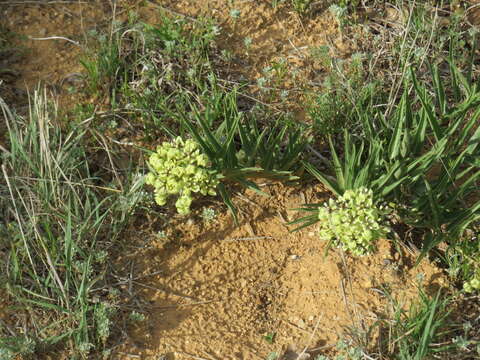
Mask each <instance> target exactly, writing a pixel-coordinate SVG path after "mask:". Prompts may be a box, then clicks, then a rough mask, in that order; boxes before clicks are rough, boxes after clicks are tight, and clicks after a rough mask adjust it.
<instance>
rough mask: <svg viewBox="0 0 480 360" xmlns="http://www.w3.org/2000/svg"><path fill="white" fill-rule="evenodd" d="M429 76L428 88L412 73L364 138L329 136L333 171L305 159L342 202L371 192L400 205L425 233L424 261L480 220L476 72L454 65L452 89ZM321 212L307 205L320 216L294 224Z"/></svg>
mask: <svg viewBox="0 0 480 360" xmlns="http://www.w3.org/2000/svg"><path fill="white" fill-rule="evenodd" d="M430 73H431V76H432V79H433V81H432V84H430V85H427V84H422V83H420V82H419V81H418V80H417V78H416V75H415V73H414V71H413V70H411V72H410V74H409V76H408V77H407V80H406V81H405V84H404V89H405V90H404V93H403V95H402V97H401V99H400V101H399V103H398V104H397V105H396V106H395V107H394V109H393V112H391V113H390V114H391V115H385V114H384V113H380V112H379V114H378V116H377V118H376V119H371V118H363V119H362V130H363V134H362V135H361V136H357V137H354V136H352V135H350V134H348V133H347V132H345V136H344V138H343V143H340V144H338V143H334V141H333V139H332V138H330V139H329V143H330V151H331V155H332V160H331V161H330V163H329V170H327V171H326V172H322V171H320V170H318V169H317V168H316V167H315V166H313V165H312V164H310V163H308V162H304V166H305V168H306V170H307V171H308V172H309V173H310V174H312V175H313V176H314V177H315V178H316V179H318V180H319V181H320V182H321V183H323V184H324V185H325V186H326V187H327V188H328V189H329V190H330V191H331V192H332V193H333V194H334V195H335V196H337V197H340V196H342V195H343V194H345V192H346V191H348V190H354V189H360V188H367V189H370V190H371V191H372V194H373V198H374V201H375V202H377V203H378V202H381V201H385V202H388V203H394V204H398V205H401V206H398V207H397V210H398V213H397V215H398V216H399V217H400V218H401V221H402V222H403V223H405V224H407V225H409V226H410V227H412V228H415V229H418V230H420V231H421V233H422V234H423V236H422V238H423V249H422V253H421V256H420V259H421V258H422V257H423V256H424V255H425V254H426V253H427V252H428V251H429V250H431V249H432V248H433V247H435V246H436V245H437V244H438V243H440V242H442V241H447V243H450V244H453V243H455V242H456V241H458V240H459V239H460V237H461V236H462V235H463V233H464V232H465V230H466V229H467V228H468V227H469V226H471V225H472V224H473V223H474V222H475V221H477V220H478V219H480V201H477V202H473V203H472V201H471V198H472V197H473V198H475V197H474V196H473V195H475V194H476V195H477V196H478V193H479V191H478V189H479V187H478V181H479V179H480V162H479V161H478V159H479V156H480V146H479V145H480V127H479V126H478V119H479V117H480V107H479V105H480V90H479V88H478V85H477V84H476V83H474V82H473V81H472V79H471V73H469V72H468V73H467V75H463V74H462V73H461V72H460V70H459V69H458V68H457V67H456V66H455V64H454V63H453V61H451V62H450V79H449V80H450V89H451V91H448V92H447V91H446V86H445V85H444V80H443V79H442V78H441V76H440V73H439V70H438V68H437V67H435V66H430ZM339 148H340V149H341V151H339ZM339 154H342V155H339ZM405 204H407V205H405ZM318 208H319V205H318V204H311V205H308V206H306V207H304V208H303V209H302V210H306V211H313V212H314V213H313V214H311V215H308V216H305V217H302V218H300V219H298V220H297V221H295V222H294V223H300V224H303V225H302V226H300V228H301V227H304V226H308V225H311V224H313V223H315V222H317V221H318V214H317V212H318Z"/></svg>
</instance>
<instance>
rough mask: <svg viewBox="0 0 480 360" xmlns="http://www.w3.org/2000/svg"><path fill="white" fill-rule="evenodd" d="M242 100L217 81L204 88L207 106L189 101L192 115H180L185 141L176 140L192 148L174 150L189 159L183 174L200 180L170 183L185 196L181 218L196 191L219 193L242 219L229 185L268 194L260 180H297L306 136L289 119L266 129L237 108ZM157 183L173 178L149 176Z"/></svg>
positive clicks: (276, 122)
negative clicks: (179, 183)
mask: <svg viewBox="0 0 480 360" xmlns="http://www.w3.org/2000/svg"><path fill="white" fill-rule="evenodd" d="M237 98H238V93H237V90H233V91H231V92H229V93H226V92H225V91H221V90H220V89H219V88H218V87H217V86H216V85H215V82H214V80H213V79H212V82H211V87H209V88H208V89H205V99H206V100H205V102H204V103H201V104H198V103H194V102H193V101H191V99H185V101H184V102H187V101H189V102H190V107H191V112H189V113H188V114H185V113H184V112H177V116H180V118H179V119H178V120H179V121H180V123H181V124H182V126H183V130H184V131H183V138H182V139H180V138H177V140H175V143H177V144H183V145H182V146H187V147H190V148H191V149H189V150H187V151H185V152H184V155H181V154H180V153H178V151H177V150H171V151H172V152H177V155H178V156H179V158H181V157H182V156H183V158H184V159H186V161H184V165H185V169H184V170H180V172H184V171H187V172H190V173H191V174H192V176H193V177H195V176H197V179H199V181H200V182H199V183H198V184H194V183H193V182H191V183H188V184H187V183H186V184H184V185H185V186H180V187H179V186H178V182H177V183H175V181H173V182H172V181H171V182H172V187H177V188H176V189H175V191H173V192H172V193H177V194H179V195H180V198H179V201H180V204H179V203H178V201H177V209H179V212H180V213H181V214H187V213H188V212H189V207H190V204H191V202H192V199H193V198H192V197H191V192H192V189H193V191H194V192H199V193H201V194H202V195H207V194H208V195H214V194H215V193H216V192H217V191H218V193H219V194H220V195H221V197H222V199H223V201H224V202H225V204H226V205H227V206H228V208H229V209H230V210H231V212H232V214H233V216H234V219H235V221H237V218H236V208H235V206H234V204H233V202H232V200H231V197H230V194H229V191H228V185H229V184H230V185H241V186H243V187H245V188H249V189H253V190H255V191H256V192H259V193H262V194H265V193H263V192H262V191H261V190H260V188H259V186H258V185H257V184H256V183H255V181H254V180H255V179H259V178H262V179H271V180H280V181H293V180H296V179H298V177H297V176H295V175H294V171H295V170H297V169H298V164H299V158H300V156H301V153H302V151H303V149H304V148H305V146H306V144H307V141H308V140H307V138H306V137H305V136H304V135H302V132H301V129H299V128H296V129H295V128H293V126H294V125H292V124H290V123H288V122H286V121H285V120H284V119H278V120H276V121H275V122H274V124H269V126H266V127H264V128H263V129H261V128H260V126H259V122H258V120H257V119H256V118H255V117H253V118H249V117H248V116H247V114H245V113H243V112H240V111H239V110H238V105H237ZM178 114H181V115H178ZM173 146H174V145H173ZM159 151H162V152H163V151H164V150H159ZM192 151H193V153H194V155H191V158H190V160H188V156H186V155H185V154H187V153H189V152H190V153H191V154H193V153H192ZM180 152H181V151H180ZM189 156H190V155H189ZM156 157H158V154H153V155H152V158H151V159H155V158H156ZM194 158H195V159H194ZM197 160H198V161H197ZM153 161H154V162H155V161H156V160H153ZM195 161H196V163H194V162H195ZM150 163H151V161H150ZM150 165H151V164H150ZM151 167H152V166H151ZM186 167H189V169H188V170H187V168H186ZM194 167H195V168H196V169H197V170H195V169H194ZM195 171H197V172H196V175H195ZM201 174H203V175H201ZM201 178H202V179H203V180H201ZM155 181H157V185H159V186H160V187H162V186H164V185H166V184H167V183H168V181H169V180H168V179H167V178H165V179H163V180H162V181H163V183H158V177H157V176H155V175H149V178H147V182H149V183H150V184H153V183H155ZM202 181H203V182H202ZM200 183H202V184H204V185H203V188H202V186H200V187H198V188H195V187H196V185H200ZM189 184H190V185H194V186H193V187H192V186H189ZM195 190H196V191H195ZM157 194H158V192H157ZM165 195H166V192H163V193H162V195H161V196H160V198H161V199H160V200H161V201H160V202H159V204H162V205H163V204H164V203H165V201H166V197H165ZM182 199H183V200H182ZM157 202H158V201H157Z"/></svg>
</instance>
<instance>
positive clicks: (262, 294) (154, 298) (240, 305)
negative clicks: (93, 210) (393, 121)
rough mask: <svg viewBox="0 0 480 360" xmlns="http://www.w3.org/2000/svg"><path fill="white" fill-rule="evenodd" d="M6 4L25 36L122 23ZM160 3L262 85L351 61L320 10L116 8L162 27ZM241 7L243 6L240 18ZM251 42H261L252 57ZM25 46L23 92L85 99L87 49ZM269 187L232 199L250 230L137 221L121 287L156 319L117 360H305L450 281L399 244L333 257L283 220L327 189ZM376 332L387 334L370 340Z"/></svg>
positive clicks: (108, 9)
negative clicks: (321, 57)
mask: <svg viewBox="0 0 480 360" xmlns="http://www.w3.org/2000/svg"><path fill="white" fill-rule="evenodd" d="M8 3H9V2H8V1H7V2H4V3H3V4H2V3H0V11H1V17H2V19H6V20H5V22H6V26H7V27H8V28H9V29H10V30H11V31H13V32H15V33H17V34H20V35H23V36H27V37H36V38H42V37H51V36H62V37H66V38H69V39H71V40H73V41H78V42H79V43H80V44H82V41H83V40H82V39H83V36H84V34H85V33H86V32H88V31H89V30H92V29H97V28H108V26H109V23H110V21H111V20H112V5H111V4H112V3H110V2H108V1H93V2H87V3H84V2H76V1H74V2H71V3H69V2H57V3H56V2H52V3H51V4H50V3H48V2H46V3H44V4H42V5H36V4H31V3H29V4H21V5H19V3H21V1H16V2H14V1H12V2H11V3H15V5H8ZM159 6H160V7H163V8H164V9H165V8H166V9H169V10H170V12H176V13H181V14H183V15H185V16H189V17H195V16H199V15H205V16H210V17H214V18H216V19H217V20H218V22H219V24H220V25H221V27H222V29H223V31H222V35H221V39H220V44H219V46H220V47H221V48H225V49H228V50H231V51H233V52H234V53H236V54H237V55H242V58H243V59H245V63H241V64H236V65H234V66H232V69H231V71H237V72H239V73H240V74H242V75H243V76H245V77H247V78H249V79H251V80H255V79H258V78H259V77H261V76H262V69H263V68H264V67H265V66H268V65H270V64H271V63H272V62H273V61H278V60H279V59H280V58H285V59H287V62H288V66H289V69H290V70H291V71H290V74H291V73H292V72H293V70H295V69H296V70H297V71H299V72H300V73H302V72H303V73H302V74H303V75H302V77H303V78H302V79H301V81H310V82H312V83H315V82H317V81H319V80H318V79H317V78H316V76H317V75H318V72H315V71H314V72H311V71H310V70H311V68H310V66H311V64H310V63H309V60H308V53H309V51H310V49H311V48H312V47H316V46H319V45H323V44H329V45H331V46H333V48H334V49H336V50H337V51H338V54H339V55H341V56H348V54H350V53H351V52H352V51H355V49H354V48H352V47H351V46H350V45H351V44H349V43H348V40H347V39H344V38H343V37H342V35H341V33H340V32H339V31H338V28H337V24H336V22H335V20H334V18H333V17H332V15H331V14H330V13H329V12H328V11H326V10H325V9H320V8H319V9H318V11H317V13H316V14H315V16H312V17H310V18H308V19H302V18H300V17H299V16H298V15H297V14H296V13H294V12H293V11H290V10H289V9H288V8H286V7H285V6H283V5H282V6H280V7H279V8H277V9H273V8H272V7H271V5H270V4H269V2H267V1H227V0H203V1H198V0H171V1H168V0H166V1H158V2H157V3H156V4H154V3H152V2H147V1H128V2H127V1H118V2H117V7H116V9H115V10H116V16H119V17H121V16H126V14H127V13H128V11H129V10H136V11H139V12H140V14H141V15H142V17H143V18H144V19H146V20H147V21H151V22H155V21H156V19H157V18H156V15H155V14H156V12H157V11H158V8H159ZM232 9H238V10H240V14H241V15H240V17H239V18H238V19H237V20H234V19H233V18H232V17H231V16H230V11H231V10H232ZM246 37H249V38H251V39H252V45H251V47H250V48H248V49H246V48H245V45H244V39H245V38H246ZM17 44H18V45H19V46H22V47H25V48H26V49H27V51H26V53H25V55H24V56H23V57H22V58H21V60H19V61H18V62H16V63H15V64H13V65H12V66H13V67H14V68H15V69H16V70H18V71H19V72H20V75H19V77H17V78H16V79H15V81H14V83H13V85H12V86H15V87H18V88H22V89H29V90H32V89H33V88H34V87H35V86H36V84H37V83H38V82H39V81H41V82H43V83H46V84H47V85H49V86H50V88H51V89H53V90H55V91H56V92H57V93H58V94H59V95H61V98H62V102H61V104H62V103H63V104H64V105H68V104H73V103H75V100H76V95H71V94H69V93H68V91H67V89H68V86H69V84H70V83H71V85H75V83H74V82H75V81H76V80H75V79H78V77H77V76H76V74H77V73H79V72H81V71H82V68H81V66H80V65H79V63H78V57H79V55H80V54H81V47H79V46H77V45H75V44H72V43H70V42H68V41H65V40H28V39H22V38H19V39H18V40H17ZM289 81H290V83H289V84H287V86H289V87H290V88H295V86H297V84H296V83H295V77H294V76H291V77H290V78H289ZM298 81H300V80H298ZM287 82H288V81H287ZM262 189H263V190H264V191H265V192H267V193H269V194H270V195H271V196H270V197H268V198H266V197H262V196H260V195H257V194H255V193H252V192H247V193H243V194H239V195H236V196H235V197H234V200H235V202H236V204H237V205H238V206H239V208H240V210H241V213H240V225H239V226H235V224H234V223H233V221H232V219H231V216H230V215H229V213H228V212H227V211H225V210H221V209H223V208H221V207H220V206H215V209H216V210H217V212H218V213H219V214H218V216H217V217H216V219H215V220H213V221H211V222H209V223H208V222H205V221H203V220H202V219H201V217H199V216H198V213H197V214H196V215H192V216H191V217H189V218H181V217H174V218H173V219H171V221H170V223H169V225H168V227H166V229H165V233H164V234H163V233H162V236H160V235H159V234H157V233H156V232H154V231H153V230H152V229H153V228H155V219H148V221H136V222H135V223H136V224H137V223H139V224H140V225H138V224H137V225H138V227H136V228H133V229H131V230H129V231H127V232H126V234H125V238H124V239H123V241H124V243H126V244H131V245H126V248H125V250H124V251H123V252H122V255H121V256H119V257H118V258H117V259H115V261H114V264H115V267H116V268H118V269H124V273H126V272H128V273H130V274H131V277H130V280H129V279H128V278H127V279H125V281H122V282H123V283H124V285H123V286H124V290H125V292H126V293H127V294H130V295H131V298H129V299H125V304H124V307H125V309H133V308H135V309H140V310H141V311H142V312H143V313H144V314H146V315H147V316H146V320H145V321H144V322H141V323H139V324H138V325H131V326H130V328H129V330H128V333H127V334H126V335H125V338H126V341H125V342H124V343H123V344H121V345H119V346H117V347H115V348H114V349H113V353H112V358H114V359H130V358H140V359H168V360H172V359H245V360H250V359H265V358H266V357H267V356H268V354H270V353H271V352H273V351H275V352H277V353H278V354H285V353H289V354H290V355H289V356H290V357H288V356H287V355H285V359H287V358H293V359H296V358H297V357H298V356H299V355H300V354H301V353H302V352H303V351H304V349H305V351H306V353H307V354H317V353H329V352H332V351H334V349H333V346H334V345H335V343H336V341H337V340H338V339H339V338H340V337H343V336H346V334H347V332H346V329H347V328H363V329H367V328H368V327H370V326H372V325H373V324H374V323H375V321H376V320H377V319H381V318H383V317H386V316H389V315H390V309H389V306H390V301H389V300H388V299H387V296H386V294H387V292H388V294H390V295H392V296H393V297H395V298H397V299H398V300H399V301H404V302H405V304H407V303H408V302H410V301H411V300H413V299H415V298H416V296H417V294H418V291H417V286H418V281H420V280H422V283H423V285H424V286H425V288H426V289H427V291H428V292H431V293H433V292H436V291H437V289H439V288H441V287H443V286H446V280H445V277H444V276H443V274H442V271H441V270H439V269H438V268H437V267H436V266H435V265H433V264H430V263H429V262H428V261H426V260H424V261H423V262H422V263H421V264H420V265H419V266H418V267H413V263H414V262H415V256H416V254H415V253H414V252H410V251H407V250H406V249H404V250H405V253H404V254H403V255H401V254H399V253H398V252H397V251H396V250H395V248H394V246H393V245H392V242H391V241H388V240H381V241H380V242H379V244H378V251H377V252H376V253H375V254H374V255H373V256H368V257H361V258H352V257H349V256H347V255H344V254H341V253H340V252H338V251H336V250H334V249H332V250H330V252H329V254H328V255H327V256H325V255H324V253H325V244H324V243H322V242H321V241H320V240H319V239H318V238H317V236H316V230H315V227H314V226H313V227H311V228H308V229H304V230H301V231H298V232H293V233H292V232H290V230H291V229H292V227H291V226H287V225H286V222H287V221H290V220H292V219H294V218H295V217H296V216H298V215H297V213H296V212H295V211H292V210H290V209H293V208H296V207H298V206H300V205H301V204H303V203H305V202H310V203H311V202H318V201H322V200H325V198H326V196H327V194H326V193H325V192H324V191H323V189H322V188H320V187H303V188H299V187H295V186H292V187H285V186H282V185H278V184H269V185H265V186H264V187H263V188H262ZM119 273H120V270H119ZM132 304H133V305H134V306H132ZM0 310H1V308H0ZM272 337H273V339H272ZM378 337H379V334H378V329H377V332H376V333H375V332H374V333H373V336H372V339H373V341H375V340H376V339H378ZM268 338H270V340H273V341H267V340H269V339H268ZM372 346H373V343H372ZM292 354H293V355H292ZM162 356H164V357H162ZM299 358H300V357H299ZM303 358H306V357H303Z"/></svg>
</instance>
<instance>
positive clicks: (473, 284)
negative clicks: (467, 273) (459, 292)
mask: <svg viewBox="0 0 480 360" xmlns="http://www.w3.org/2000/svg"><path fill="white" fill-rule="evenodd" d="M479 275H480V274H476V275H475V277H474V278H473V279H470V280H469V281H467V282H465V283H464V284H463V290H465V291H466V292H467V293H471V292H474V291H478V290H480V276H479Z"/></svg>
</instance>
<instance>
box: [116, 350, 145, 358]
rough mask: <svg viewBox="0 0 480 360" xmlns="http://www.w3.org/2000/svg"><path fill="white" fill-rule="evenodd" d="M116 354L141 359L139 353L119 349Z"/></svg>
mask: <svg viewBox="0 0 480 360" xmlns="http://www.w3.org/2000/svg"><path fill="white" fill-rule="evenodd" d="M117 354H120V355H123V356H127V357H130V358H134V359H141V356H140V355H134V354H127V353H124V352H121V351H119V352H118V353H117Z"/></svg>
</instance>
